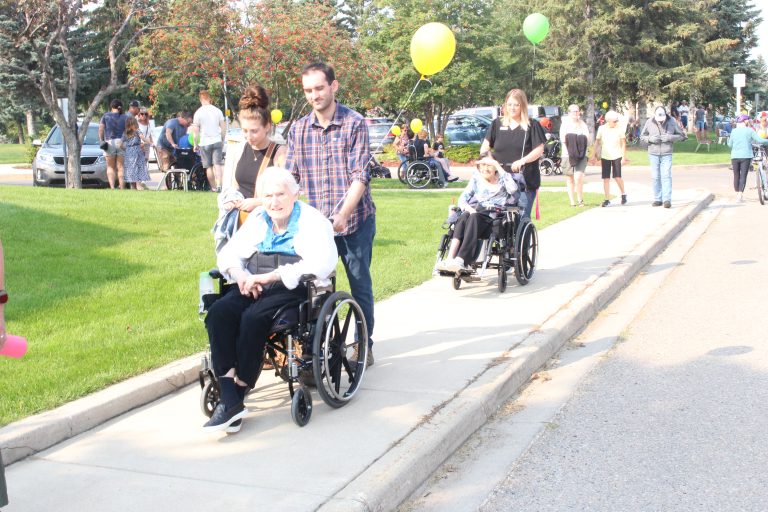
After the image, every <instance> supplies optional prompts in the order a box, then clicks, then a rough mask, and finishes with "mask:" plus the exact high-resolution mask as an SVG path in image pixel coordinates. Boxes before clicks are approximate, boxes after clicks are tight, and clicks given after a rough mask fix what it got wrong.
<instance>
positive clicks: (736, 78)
mask: <svg viewBox="0 0 768 512" xmlns="http://www.w3.org/2000/svg"><path fill="white" fill-rule="evenodd" d="M746 84H747V75H745V74H744V73H737V74H735V75H733V86H734V87H735V88H736V115H737V116H738V115H739V114H741V88H742V87H744V86H745V85H746Z"/></svg>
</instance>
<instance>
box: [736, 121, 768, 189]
mask: <svg viewBox="0 0 768 512" xmlns="http://www.w3.org/2000/svg"><path fill="white" fill-rule="evenodd" d="M749 120H750V118H749V116H748V115H746V114H741V115H740V116H739V117H737V118H736V128H734V129H733V131H732V132H731V136H730V137H729V138H728V146H730V147H731V165H732V166H733V191H734V192H736V201H737V202H739V203H743V202H744V188H745V187H746V186H747V173H749V168H750V167H751V166H752V158H753V156H754V154H753V151H752V144H753V143H754V144H768V139H764V138H762V137H760V136H759V135H758V134H757V132H755V131H754V130H753V129H752V128H750V127H749V126H747V124H748V122H749Z"/></svg>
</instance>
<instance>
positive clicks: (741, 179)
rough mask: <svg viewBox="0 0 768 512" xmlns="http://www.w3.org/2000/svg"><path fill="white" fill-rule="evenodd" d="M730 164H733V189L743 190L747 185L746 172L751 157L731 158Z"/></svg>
mask: <svg viewBox="0 0 768 512" xmlns="http://www.w3.org/2000/svg"><path fill="white" fill-rule="evenodd" d="M731 165H733V191H734V192H744V189H745V188H746V186H747V174H749V168H750V167H751V166H752V159H751V158H733V159H731Z"/></svg>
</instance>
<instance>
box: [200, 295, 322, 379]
mask: <svg viewBox="0 0 768 512" xmlns="http://www.w3.org/2000/svg"><path fill="white" fill-rule="evenodd" d="M306 296H307V289H306V288H305V287H304V286H298V287H296V288H295V289H293V290H288V289H286V288H285V287H283V286H278V287H274V288H271V289H269V290H267V291H265V293H264V294H263V295H261V296H260V297H259V298H258V299H257V300H254V299H253V298H252V297H250V296H245V295H242V294H241V293H240V289H239V288H238V287H237V285H235V286H232V288H230V290H229V291H228V292H227V293H226V294H225V295H224V296H223V297H221V298H220V299H219V300H217V301H216V302H214V303H213V305H212V306H211V307H210V308H209V309H208V316H206V317H205V326H206V328H207V329H208V341H209V343H210V345H211V359H212V360H213V371H214V373H215V374H216V376H217V377H220V376H222V375H224V374H226V373H227V372H228V371H229V370H230V369H231V368H234V369H235V372H236V373H237V378H238V379H240V380H242V381H243V382H245V383H246V384H248V386H249V387H251V388H253V387H254V386H255V385H256V377H257V375H258V373H259V368H261V365H262V363H263V361H264V347H265V346H266V344H267V335H268V334H269V329H270V327H272V317H273V316H274V314H275V313H276V312H277V310H278V309H280V308H281V307H282V306H284V305H285V304H289V303H295V304H299V303H300V302H301V301H302V300H303V299H304V298H305V297H306Z"/></svg>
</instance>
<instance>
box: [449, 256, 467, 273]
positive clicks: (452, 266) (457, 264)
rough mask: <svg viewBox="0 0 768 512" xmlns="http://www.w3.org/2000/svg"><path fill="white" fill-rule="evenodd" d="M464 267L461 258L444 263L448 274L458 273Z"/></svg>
mask: <svg viewBox="0 0 768 512" xmlns="http://www.w3.org/2000/svg"><path fill="white" fill-rule="evenodd" d="M464 268H465V267H464V260H462V259H461V258H458V257H457V258H453V259H452V260H447V261H446V262H445V270H447V271H448V272H458V271H459V270H463V269H464Z"/></svg>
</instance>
